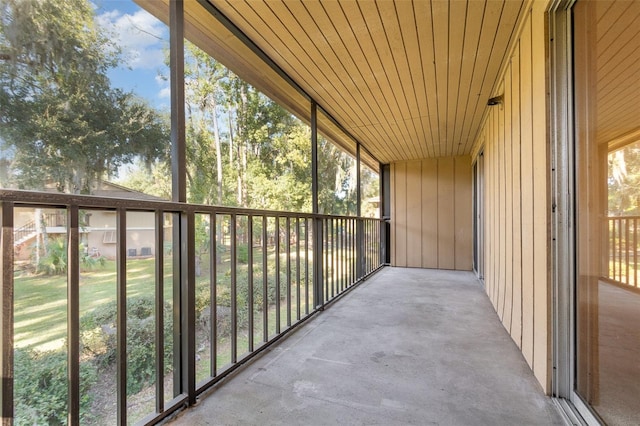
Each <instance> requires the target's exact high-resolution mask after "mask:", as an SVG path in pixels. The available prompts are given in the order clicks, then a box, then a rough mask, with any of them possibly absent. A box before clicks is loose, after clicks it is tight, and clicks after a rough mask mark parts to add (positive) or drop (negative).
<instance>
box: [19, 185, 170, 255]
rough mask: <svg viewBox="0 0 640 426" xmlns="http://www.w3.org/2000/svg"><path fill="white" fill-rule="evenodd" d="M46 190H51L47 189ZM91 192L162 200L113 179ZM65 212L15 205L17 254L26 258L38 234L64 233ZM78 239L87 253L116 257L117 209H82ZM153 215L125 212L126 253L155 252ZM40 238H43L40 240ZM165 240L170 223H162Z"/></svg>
mask: <svg viewBox="0 0 640 426" xmlns="http://www.w3.org/2000/svg"><path fill="white" fill-rule="evenodd" d="M49 191H53V190H52V189H50V190H49ZM92 195H96V196H101V197H114V198H135V199H140V200H161V198H159V197H155V196H152V195H148V194H144V193H142V192H138V191H134V190H132V189H129V188H126V187H124V186H121V185H117V184H115V183H112V182H106V181H103V182H101V183H99V184H98V187H97V188H96V189H95V190H94V191H93V194H92ZM66 220H67V219H66V214H65V210H63V209H37V208H20V209H16V214H15V230H14V247H15V248H16V258H17V259H18V260H27V259H28V258H29V256H30V254H31V248H32V247H33V246H34V245H35V244H36V243H37V237H42V236H43V235H46V236H47V237H50V238H55V237H60V236H63V235H65V234H66V232H67V226H66ZM80 220H81V228H80V229H81V231H80V243H81V245H82V247H84V250H85V251H86V253H87V254H88V255H91V256H104V257H106V258H108V259H115V257H116V243H117V232H116V212H115V211H113V210H111V211H110V210H85V211H83V212H81V215H80ZM154 223H155V220H154V217H153V214H152V213H148V212H129V213H128V214H127V257H146V256H154V255H155V253H156V247H155V227H154ZM41 241H42V240H41ZM165 241H171V232H170V223H169V224H165Z"/></svg>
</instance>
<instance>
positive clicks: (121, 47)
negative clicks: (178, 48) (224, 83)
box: [0, 0, 170, 198]
mask: <svg viewBox="0 0 640 426" xmlns="http://www.w3.org/2000/svg"><path fill="white" fill-rule="evenodd" d="M0 16H1V18H0V20H1V22H0V51H2V52H3V57H4V56H5V55H8V57H9V58H10V60H2V61H0V94H1V95H0V96H2V99H3V110H2V117H1V120H2V126H0V185H1V186H3V187H6V188H22V189H36V190H50V191H59V192H67V193H83V194H96V195H103V196H117V197H129V198H137V197H141V194H140V193H141V192H144V193H148V194H152V195H156V196H159V197H167V196H168V192H167V188H170V186H166V185H165V186H163V185H164V184H165V183H167V182H169V181H168V179H167V176H168V173H166V169H165V164H166V160H167V158H166V157H167V154H168V152H169V141H170V138H169V114H168V112H167V111H168V105H169V97H168V93H169V92H168V87H169V85H168V82H167V81H166V79H165V78H164V77H163V76H166V75H168V71H167V66H166V65H165V63H166V61H165V56H166V51H167V46H168V34H169V31H168V29H167V27H166V25H164V24H163V23H162V22H161V21H159V20H157V19H155V18H153V17H152V16H151V15H149V14H148V13H147V12H145V11H143V10H142V9H140V7H138V6H137V5H136V4H135V3H134V2H133V1H118V2H109V1H104V2H97V3H92V2H90V1H88V0H73V1H63V2H61V1H54V0H46V1H38V2H8V3H5V4H4V5H3V12H2V14H1V15H0ZM169 183H170V182H169Z"/></svg>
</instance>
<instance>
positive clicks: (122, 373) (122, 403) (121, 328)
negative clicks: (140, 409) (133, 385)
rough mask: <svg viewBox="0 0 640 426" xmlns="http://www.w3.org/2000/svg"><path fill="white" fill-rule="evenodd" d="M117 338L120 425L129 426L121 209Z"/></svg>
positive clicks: (122, 218)
mask: <svg viewBox="0 0 640 426" xmlns="http://www.w3.org/2000/svg"><path fill="white" fill-rule="evenodd" d="M116 232H117V240H116V241H117V244H116V271H117V274H116V277H117V278H116V306H117V318H116V330H117V334H116V338H117V342H118V343H117V345H116V348H117V354H116V359H117V362H118V364H117V373H116V382H117V389H118V392H117V398H116V400H117V406H118V408H117V411H118V417H117V418H118V424H119V425H126V424H127V211H126V210H125V209H123V208H119V209H118V211H117V216H116Z"/></svg>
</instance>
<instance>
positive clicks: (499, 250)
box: [475, 2, 551, 392]
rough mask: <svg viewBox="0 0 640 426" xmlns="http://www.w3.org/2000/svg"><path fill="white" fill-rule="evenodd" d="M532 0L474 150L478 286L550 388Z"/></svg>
mask: <svg viewBox="0 0 640 426" xmlns="http://www.w3.org/2000/svg"><path fill="white" fill-rule="evenodd" d="M541 7H542V3H537V2H534V4H533V9H532V10H531V11H530V12H529V13H528V16H527V18H526V21H525V23H524V26H523V27H522V32H521V34H520V37H519V39H518V40H517V43H516V44H515V46H514V50H513V52H512V54H511V59H510V62H509V63H508V66H507V67H506V69H505V73H504V75H503V77H502V80H501V81H500V86H501V87H500V89H499V90H498V93H496V94H501V93H504V101H503V103H502V104H500V105H497V106H493V107H490V109H489V113H488V115H487V117H486V120H485V122H484V125H483V128H482V131H481V132H480V135H479V138H478V140H477V142H476V146H475V150H476V152H477V151H479V150H480V149H481V148H482V147H483V148H484V159H485V173H486V175H485V185H486V188H485V202H484V206H485V215H484V216H485V246H484V250H485V254H486V256H485V259H486V260H485V286H486V291H487V294H488V295H489V298H490V299H491V302H492V303H493V306H494V307H495V309H496V312H497V313H498V316H499V317H500V319H501V321H502V323H503V324H504V327H505V328H506V329H507V331H509V333H510V334H511V337H512V338H513V340H514V341H515V343H516V344H517V345H518V347H519V348H521V350H522V353H523V355H524V357H525V359H526V360H527V362H528V363H529V365H530V366H531V368H532V369H533V372H534V374H535V376H536V377H537V378H538V380H539V381H540V383H541V384H542V386H543V388H544V389H545V391H547V392H548V391H549V390H550V340H549V338H550V311H549V297H550V289H551V286H550V278H549V272H548V270H549V260H548V259H549V257H548V256H549V245H548V241H549V236H548V232H549V227H548V225H549V219H548V206H549V202H548V199H547V194H548V175H547V173H548V171H547V170H548V166H547V149H548V148H547V114H546V100H545V99H546V77H545V64H546V57H545V39H544V34H545V28H544V13H543V12H544V11H543V10H542V8H541Z"/></svg>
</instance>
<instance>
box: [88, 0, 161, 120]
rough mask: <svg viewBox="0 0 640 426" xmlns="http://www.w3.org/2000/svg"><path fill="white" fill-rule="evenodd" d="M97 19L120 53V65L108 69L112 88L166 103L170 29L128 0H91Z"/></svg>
mask: <svg viewBox="0 0 640 426" xmlns="http://www.w3.org/2000/svg"><path fill="white" fill-rule="evenodd" d="M94 5H95V8H96V9H95V10H96V21H97V23H98V25H100V26H102V27H103V28H105V29H107V31H109V32H110V33H111V34H112V35H113V39H114V42H115V43H116V44H117V45H118V46H120V48H121V49H122V54H123V59H122V60H123V62H122V66H121V67H119V68H116V69H112V70H110V71H109V78H110V79H111V82H112V84H113V85H114V86H115V87H119V88H122V89H125V90H127V91H133V92H135V93H136V94H138V95H139V96H141V97H143V98H145V99H147V101H148V102H149V103H150V104H151V105H153V106H155V107H158V108H164V107H167V108H168V106H169V101H170V92H169V82H168V81H166V80H165V79H163V78H162V77H161V76H164V77H165V78H168V76H169V70H168V68H167V67H166V65H165V63H164V62H165V51H166V49H167V48H168V45H169V28H168V27H167V26H166V25H165V24H164V23H162V22H161V21H159V20H158V19H156V18H155V17H154V16H152V15H151V14H149V13H148V12H146V11H145V10H143V9H142V8H140V7H139V6H138V5H136V4H135V3H134V2H133V1H130V0H94Z"/></svg>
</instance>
